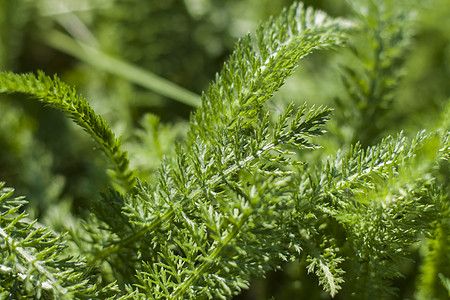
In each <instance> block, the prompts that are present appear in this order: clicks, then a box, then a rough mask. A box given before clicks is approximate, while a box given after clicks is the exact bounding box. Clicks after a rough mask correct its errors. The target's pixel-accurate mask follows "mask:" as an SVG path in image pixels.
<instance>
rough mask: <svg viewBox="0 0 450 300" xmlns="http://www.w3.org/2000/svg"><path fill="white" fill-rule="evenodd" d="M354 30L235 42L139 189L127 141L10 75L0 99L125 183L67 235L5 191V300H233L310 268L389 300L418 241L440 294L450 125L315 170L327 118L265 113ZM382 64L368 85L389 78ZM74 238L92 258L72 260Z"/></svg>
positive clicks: (51, 82) (53, 94) (314, 23)
mask: <svg viewBox="0 0 450 300" xmlns="http://www.w3.org/2000/svg"><path fill="white" fill-rule="evenodd" d="M380 9H381V8H380ZM386 12H388V11H386ZM377 20H378V19H377ZM377 22H378V21H377ZM351 28H352V24H351V23H349V22H346V21H344V20H339V19H332V18H330V17H328V16H327V15H325V14H324V13H322V12H320V11H314V10H313V9H310V8H305V7H304V6H303V5H301V4H294V5H293V6H292V7H290V8H289V9H286V10H285V11H283V13H282V14H281V16H279V17H277V18H272V19H270V20H269V21H268V22H266V23H264V24H263V25H262V26H261V27H260V28H259V29H258V30H257V32H256V33H255V34H253V35H250V34H249V35H247V36H246V37H244V38H243V39H241V40H239V41H238V43H237V45H236V49H235V51H234V53H233V54H232V55H231V57H230V59H229V60H228V62H227V63H226V64H225V66H224V68H223V70H222V72H221V73H220V74H218V75H217V76H216V80H215V81H214V82H213V83H212V84H211V86H210V87H209V89H208V90H207V91H206V92H205V93H204V94H203V96H202V107H201V108H199V109H197V110H196V111H195V112H194V113H193V114H192V117H191V120H190V129H189V131H188V134H187V139H186V142H185V143H184V144H181V145H178V146H177V148H176V150H175V153H174V154H173V155H170V153H168V155H167V156H166V157H164V158H163V159H162V163H161V166H160V168H159V170H158V174H157V175H155V176H152V175H151V174H149V172H147V173H145V172H143V173H141V174H145V175H141V178H136V179H135V176H136V175H135V174H136V173H137V172H136V173H134V172H133V171H130V170H129V168H128V159H127V157H126V153H125V152H123V151H122V150H121V147H120V140H119V139H116V138H115V136H114V134H113V133H112V132H111V130H110V129H109V127H108V126H107V124H106V123H105V122H104V121H103V120H102V119H101V118H100V117H99V116H98V115H96V114H95V113H94V112H93V110H92V109H91V108H90V107H89V105H88V104H87V102H86V100H85V99H84V98H82V97H81V96H78V95H77V94H76V92H75V90H74V89H71V88H69V87H67V86H66V85H64V84H63V83H62V82H60V81H59V80H58V79H57V78H56V77H55V78H53V79H52V78H50V77H48V76H45V75H43V74H42V73H39V74H38V75H37V76H34V75H31V74H28V75H17V74H13V73H0V92H2V93H16V92H20V93H25V94H26V95H28V96H31V97H33V98H35V99H38V100H40V101H41V102H43V103H45V104H47V105H50V106H52V107H54V108H57V109H59V110H61V111H63V112H65V113H66V114H68V115H69V116H70V117H71V118H72V119H74V120H75V122H77V123H78V124H79V125H80V126H81V127H82V128H84V129H85V130H86V131H88V133H89V134H91V135H92V136H93V137H94V138H95V140H96V141H97V142H98V143H99V144H100V145H101V147H102V149H103V151H104V152H105V153H106V154H107V156H108V157H109V158H110V159H111V161H112V163H113V165H114V169H115V171H116V174H117V177H118V178H119V179H120V180H121V183H122V187H123V189H122V190H121V191H120V192H118V191H115V190H113V189H111V191H110V192H107V193H104V194H103V200H102V201H101V202H99V203H93V204H92V210H91V215H90V217H87V218H86V219H85V220H84V221H85V223H84V227H83V228H76V229H71V230H69V233H68V234H67V235H65V236H59V235H58V234H56V233H52V232H51V231H50V230H49V229H46V228H44V227H42V226H38V225H37V222H31V221H28V219H27V217H26V215H25V214H21V213H20V209H21V206H22V205H23V204H24V202H23V200H21V199H12V200H11V199H10V197H11V191H10V190H5V189H2V193H0V205H1V207H0V208H1V215H0V222H1V224H0V225H1V226H0V247H1V248H0V250H1V253H2V256H1V257H2V261H1V262H0V271H1V273H0V276H2V277H1V278H2V279H3V280H4V282H5V285H4V286H3V285H2V290H1V292H3V294H1V295H2V296H4V297H10V298H14V297H19V296H22V295H23V296H31V297H35V298H52V297H53V298H70V297H72V298H74V297H78V298H83V297H85V298H95V297H99V298H100V297H103V298H104V297H107V296H110V295H112V293H115V292H116V291H117V292H116V295H115V296H116V297H117V298H118V297H120V296H121V295H122V294H126V296H124V298H133V299H213V298H214V299H229V298H231V297H232V296H233V295H236V294H239V293H240V292H241V291H242V290H243V289H246V288H248V287H249V285H250V280H251V279H252V278H254V277H261V276H264V275H265V274H266V273H267V272H268V271H270V270H277V269H280V268H281V266H282V265H283V263H285V262H288V261H301V262H306V266H305V267H306V270H307V271H308V273H314V274H315V275H316V276H317V278H318V282H319V284H320V285H321V287H322V288H323V289H324V290H325V291H326V292H328V293H329V294H330V295H331V296H335V295H337V294H338V293H342V296H343V297H344V298H351V297H355V296H356V297H358V299H386V298H387V297H389V296H390V295H392V294H393V293H394V292H395V290H394V289H392V288H390V284H391V283H392V281H393V279H395V278H397V277H398V276H400V275H401V274H400V272H399V269H400V266H401V264H402V263H403V262H404V261H406V260H407V259H408V251H409V249H411V246H412V245H414V244H415V243H416V242H417V241H419V239H420V238H421V237H423V236H425V237H427V238H428V239H429V241H430V242H429V245H430V246H429V248H430V253H431V254H430V261H426V262H425V267H424V271H423V276H422V281H421V282H422V294H424V295H427V293H426V292H427V290H429V289H434V287H431V288H429V287H430V286H434V285H436V284H437V282H438V281H436V277H433V276H431V275H430V274H431V273H430V272H433V271H435V270H439V272H440V273H439V275H438V278H439V280H440V281H439V282H442V283H443V286H445V284H447V285H448V278H449V277H448V276H447V274H446V272H447V271H446V270H445V269H444V268H439V267H438V266H436V265H435V263H436V261H439V262H445V261H446V259H447V258H446V256H444V255H443V253H445V249H447V248H448V245H447V244H446V243H447V240H445V239H444V241H441V239H440V236H442V235H445V234H446V232H448V231H446V230H447V229H448V226H447V225H448V222H446V220H447V217H448V185H447V184H448V180H446V179H443V178H441V177H440V174H442V172H441V170H440V168H446V167H447V168H448V158H449V156H450V153H449V150H450V137H449V136H450V133H449V131H448V128H440V130H438V131H436V132H429V133H428V132H425V131H423V132H419V133H418V134H417V135H416V137H414V138H408V137H407V136H405V135H403V134H399V135H398V136H397V137H396V138H394V137H387V138H385V139H383V140H381V141H380V142H379V143H378V144H376V145H374V146H372V147H370V148H367V149H366V148H364V147H363V146H361V144H359V143H356V144H355V145H354V146H353V147H352V148H351V150H350V151H349V152H348V153H346V152H339V153H338V154H337V155H336V156H334V157H329V158H327V159H326V160H325V162H324V163H323V164H314V167H311V166H309V165H307V164H306V163H307V162H304V161H301V160H300V159H299V157H301V156H300V155H298V154H299V152H302V151H309V150H317V149H318V148H319V147H318V146H317V145H315V144H314V143H313V141H312V138H316V137H319V136H321V135H322V134H323V133H324V129H323V125H324V124H325V123H326V122H327V121H328V119H329V118H330V114H331V109H329V108H327V107H323V106H320V107H315V106H312V107H308V106H307V105H306V104H303V105H301V106H296V105H294V104H291V105H289V106H287V108H286V109H285V110H284V112H283V113H281V114H279V115H275V114H274V113H272V112H270V111H269V110H268V109H267V106H266V102H267V101H268V100H269V99H270V98H271V97H272V96H273V95H274V93H275V92H276V91H277V90H278V89H279V88H280V87H281V86H282V85H283V83H284V82H285V80H286V79H287V77H288V76H289V75H291V74H292V73H293V71H294V70H295V68H296V66H297V63H298V61H299V60H300V59H302V58H303V57H305V56H306V55H308V54H309V53H311V52H312V51H313V50H315V49H324V48H330V47H334V46H336V45H340V44H342V43H343V42H344V41H345V40H346V38H347V32H348V31H349V30H351ZM377 32H378V31H377ZM378 33H380V32H378ZM379 58H381V56H379ZM388 62H389V60H388ZM379 67H380V68H381V69H377V71H376V72H375V71H374V72H373V73H370V74H371V76H372V75H373V77H375V75H376V73H377V72H381V73H383V74H384V73H386V72H387V71H386V70H384V69H383V65H382V64H381V65H380V66H379ZM380 70H381V71H380ZM383 70H384V71H383ZM349 72H350V71H349ZM350 73H351V72H350ZM369 77H370V76H369ZM370 78H372V77H370ZM372 79H373V78H372ZM371 82H375V83H376V80H374V81H371ZM386 87H387V86H385V85H384V83H383V84H382V85H381V92H380V94H383V95H384V96H383V97H385V96H386V95H390V90H386V89H385V88H386ZM378 91H379V88H378V87H376V88H375V89H373V90H371V92H370V95H372V94H378V93H379V92H378ZM366 96H367V95H366ZM372 96H373V95H372ZM372 96H370V97H372ZM370 97H369V98H370ZM386 97H387V96H386ZM363 98H364V97H363ZM364 99H365V98H364ZM371 99H372V98H371ZM383 99H388V100H389V99H391V98H389V97H388V98H383ZM366 100H367V99H366ZM389 101H390V100H389ZM369 102H370V101H369ZM149 122H150V123H152V124H150V125H151V126H150V128H146V130H147V131H149V130H150V131H151V130H156V129H154V128H156V125H155V124H156V123H157V120H155V119H153V120H152V119H150V120H149ZM443 124H445V121H444V122H443ZM441 127H442V126H441ZM155 136H156V135H155ZM151 143H154V144H155V143H157V139H156V138H155V139H152V140H151ZM156 150H157V149H156ZM156 150H155V151H156ZM160 158H161V153H160V154H159V155H158V159H160ZM444 174H445V173H444ZM121 192H123V193H121ZM66 238H67V240H69V241H70V243H68V244H70V245H71V246H72V247H71V249H70V250H71V252H72V253H77V254H79V255H80V257H86V258H85V259H84V258H80V259H78V260H79V262H75V261H74V260H73V259H70V258H68V257H67V256H65V255H64V252H63V248H64V243H63V239H66ZM4 254H5V255H4ZM90 268H94V269H95V270H99V276H98V278H97V277H95V276H94V274H93V273H90V270H91V269H90ZM115 280H117V282H118V283H117V286H116V284H115V283H110V282H114V281H115ZM2 284H3V282H2ZM30 287H32V288H30ZM119 289H120V291H119ZM341 290H342V291H341ZM439 295H440V294H439ZM433 296H434V295H433Z"/></svg>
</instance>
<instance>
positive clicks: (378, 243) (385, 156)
mask: <svg viewBox="0 0 450 300" xmlns="http://www.w3.org/2000/svg"><path fill="white" fill-rule="evenodd" d="M448 147H449V133H448V132H447V133H445V134H426V133H425V132H420V133H419V134H418V135H417V136H416V138H415V139H413V140H412V141H408V139H407V138H406V137H404V136H402V135H400V136H399V137H397V138H396V139H394V138H391V137H389V138H387V139H384V140H383V141H381V142H380V143H379V144H378V145H376V146H374V147H371V148H369V149H367V150H363V149H361V147H360V146H359V145H356V146H355V147H353V148H352V150H351V151H350V153H349V154H345V155H343V154H338V156H337V157H335V158H334V157H332V158H330V159H329V160H328V163H327V164H326V165H325V166H324V169H317V170H315V171H314V172H311V173H307V172H305V174H307V175H304V179H303V180H302V186H301V189H300V196H301V197H300V200H301V202H305V201H307V203H306V204H303V205H308V206H309V205H311V207H312V209H313V211H315V214H316V215H320V213H322V214H323V217H321V218H317V219H316V220H314V223H315V225H314V228H324V229H322V230H320V231H316V230H311V232H312V234H311V235H312V236H313V237H314V236H315V237H316V238H319V239H325V240H327V239H329V240H335V239H336V237H339V236H341V237H343V238H342V240H340V241H339V240H335V246H339V247H340V248H341V250H340V251H339V252H340V253H342V254H343V257H342V258H343V259H345V260H346V266H347V268H346V271H347V273H346V276H345V277H344V278H345V279H346V280H345V281H346V282H347V284H350V285H352V292H354V293H355V294H357V295H359V296H358V297H360V298H361V299H380V298H385V297H387V296H388V295H390V294H393V293H394V290H393V289H391V288H390V287H389V283H390V281H391V279H393V278H395V277H397V276H400V275H401V274H400V273H399V272H398V266H399V265H400V263H401V262H403V261H404V260H405V259H407V257H408V245H410V246H411V245H413V244H414V243H415V242H417V241H418V238H419V234H428V233H429V230H430V229H431V224H432V223H433V222H434V221H435V220H436V219H440V213H442V210H441V205H443V204H444V203H445V202H446V201H448V200H446V199H445V198H446V197H447V191H446V187H445V186H444V185H442V183H440V182H436V179H435V177H434V176H432V175H431V174H432V173H433V169H434V168H435V167H436V166H437V164H438V162H439V161H440V160H442V159H444V158H445V157H446V156H447V155H448V153H449V148H448ZM425 149H426V151H425ZM430 153H433V156H431V157H430V156H428V157H426V156H425V155H430ZM317 212H320V213H317ZM330 218H331V219H330ZM336 223H337V224H339V225H338V228H339V230H342V232H341V233H336V232H335V231H329V230H330V228H334V230H336ZM328 235H329V237H327V236H328ZM348 296H350V295H348Z"/></svg>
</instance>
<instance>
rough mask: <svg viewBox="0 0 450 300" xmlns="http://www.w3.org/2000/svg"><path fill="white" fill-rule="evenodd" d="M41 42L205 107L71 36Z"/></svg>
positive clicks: (155, 77)
mask: <svg viewBox="0 0 450 300" xmlns="http://www.w3.org/2000/svg"><path fill="white" fill-rule="evenodd" d="M41 41H44V42H45V43H46V44H47V45H48V46H50V47H52V48H54V49H57V50H59V51H61V52H63V53H65V54H69V55H71V56H73V57H76V58H78V59H79V60H81V61H83V62H85V63H88V64H90V65H92V66H94V67H96V68H98V69H100V70H103V71H106V72H108V73H111V74H113V75H116V76H119V77H122V78H124V79H126V80H128V81H130V82H132V83H135V84H137V85H140V86H142V87H144V88H147V89H149V90H151V91H153V92H155V93H158V94H160V95H163V96H166V97H168V98H171V99H174V100H176V101H178V102H181V103H184V104H187V105H190V106H193V107H198V106H200V104H201V101H200V96H199V95H197V94H195V93H193V92H191V91H189V90H186V89H184V88H182V87H180V86H178V85H176V84H174V83H173V82H171V81H169V80H167V79H164V78H162V77H160V76H158V75H156V74H154V73H152V72H150V71H148V70H145V69H142V68H139V67H137V66H134V65H132V64H130V63H128V62H126V61H123V60H120V59H118V58H114V57H112V56H109V55H107V54H105V53H104V52H102V51H100V50H98V49H96V48H94V47H91V46H88V45H87V44H84V43H82V42H80V41H76V40H74V39H73V38H71V37H70V36H68V35H66V34H63V33H61V32H58V31H56V30H51V31H50V32H47V34H45V35H43V36H41Z"/></svg>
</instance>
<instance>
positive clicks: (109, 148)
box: [0, 72, 135, 190]
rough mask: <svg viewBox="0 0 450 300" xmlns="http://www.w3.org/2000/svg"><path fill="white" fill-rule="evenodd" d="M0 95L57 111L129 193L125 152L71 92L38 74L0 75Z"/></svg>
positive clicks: (129, 175)
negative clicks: (95, 147)
mask: <svg viewBox="0 0 450 300" xmlns="http://www.w3.org/2000/svg"><path fill="white" fill-rule="evenodd" d="M0 93H24V94H26V95H27V96H29V97H32V98H34V99H37V100H39V101H41V102H42V103H44V104H46V105H49V106H51V107H53V108H56V109H59V110H61V111H62V112H64V113H66V114H67V115H68V116H69V117H70V118H72V119H73V120H74V121H75V122H76V123H77V124H78V125H80V126H81V127H82V128H83V129H84V130H86V132H88V133H89V134H90V135H91V136H92V137H93V138H94V139H95V141H96V142H98V144H99V145H100V146H101V149H102V150H103V151H104V152H105V154H106V155H107V156H108V158H109V159H110V161H111V162H112V165H113V169H114V171H115V175H116V177H117V179H118V180H119V183H120V184H121V186H122V188H124V189H125V190H131V189H132V187H133V183H134V180H135V179H134V175H133V172H132V171H131V170H129V168H128V165H129V162H128V158H127V154H126V152H124V151H122V150H121V145H120V139H116V137H115V135H114V133H113V132H112V131H111V129H110V128H109V126H108V124H107V123H106V122H105V121H104V120H103V119H102V118H101V117H100V116H99V115H97V114H96V113H95V112H94V111H93V109H92V108H91V107H90V106H89V104H88V102H87V101H86V99H85V98H83V97H82V96H80V95H78V94H77V93H76V91H75V89H74V88H71V87H69V86H67V85H66V84H65V83H63V82H61V81H60V80H59V79H58V78H57V77H56V76H55V77H54V78H53V79H52V78H51V77H49V76H46V75H45V74H43V73H42V72H38V74H37V76H35V75H33V74H23V75H19V74H14V73H8V72H2V73H0Z"/></svg>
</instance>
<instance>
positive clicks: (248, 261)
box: [95, 4, 348, 299]
mask: <svg viewBox="0 0 450 300" xmlns="http://www.w3.org/2000/svg"><path fill="white" fill-rule="evenodd" d="M347 29H348V24H347V23H345V22H343V21H339V20H332V19H330V18H328V17H327V16H325V15H324V14H323V13H321V12H315V11H313V10H311V9H305V8H304V7H303V6H302V5H298V4H297V5H294V6H293V7H292V8H290V9H289V10H286V11H285V12H284V13H283V14H282V16H281V17H279V18H277V19H272V20H270V21H269V22H268V23H266V24H264V25H263V26H262V27H261V28H260V29H259V30H258V31H257V33H256V35H255V37H254V38H251V36H250V35H249V36H247V37H246V38H244V39H242V40H240V41H239V42H238V44H237V46H236V50H235V52H234V54H233V55H232V56H231V58H230V60H229V61H228V62H227V63H226V65H225V67H224V70H223V71H222V73H221V74H220V75H218V76H217V79H216V81H215V83H213V84H212V85H211V87H210V89H209V90H208V91H207V92H206V93H205V94H204V95H203V106H202V108H201V109H199V110H197V112H196V113H195V114H194V115H193V117H192V119H191V130H190V132H189V138H188V143H187V146H188V147H186V149H185V150H184V149H181V148H180V149H179V150H178V155H177V159H176V162H175V164H170V163H169V162H167V163H165V164H164V165H163V166H162V168H161V170H160V180H159V181H160V182H159V184H158V185H157V186H156V187H150V186H146V185H142V186H139V189H140V193H139V195H138V196H137V197H129V199H127V200H126V201H125V202H126V207H125V212H126V214H127V215H128V216H129V218H130V221H131V222H132V223H133V224H135V226H136V227H135V228H134V229H133V231H132V232H131V233H130V235H129V236H126V237H122V238H121V239H120V241H118V242H116V243H114V244H113V245H111V246H109V247H107V248H105V250H103V251H101V252H100V253H98V254H97V256H96V258H95V259H104V258H105V259H107V258H108V257H110V256H111V255H112V254H114V253H116V252H120V251H121V250H122V248H124V247H126V246H129V245H130V244H132V243H138V245H147V246H148V247H149V248H150V249H152V250H147V253H143V252H142V253H140V259H142V260H143V261H145V262H146V263H145V264H144V265H143V268H144V269H143V271H142V272H138V282H139V283H138V287H139V291H140V293H142V295H144V294H145V295H153V297H155V298H158V299H160V298H168V299H178V298H186V297H188V298H195V297H205V296H208V297H212V296H214V297H221V298H228V297H230V296H231V295H233V294H235V293H237V292H239V291H240V290H241V289H242V288H245V287H247V286H248V283H249V279H250V276H252V275H262V274H264V272H265V271H267V270H269V269H273V268H277V266H278V262H279V261H282V260H287V259H290V258H293V257H294V255H295V253H297V250H295V249H299V248H300V246H297V247H295V245H294V244H292V243H291V244H292V246H291V248H292V251H289V250H288V249H287V246H288V245H289V244H290V242H291V240H292V238H289V237H288V235H289V233H288V232H287V231H285V230H284V228H283V222H281V220H283V218H284V212H285V211H286V209H287V207H289V205H291V204H290V201H291V200H292V199H293V196H292V195H293V193H295V177H294V176H293V174H294V173H295V168H292V167H289V165H290V164H291V163H294V165H295V163H296V162H295V161H294V160H292V158H290V156H289V154H292V153H290V151H289V149H294V148H295V149H299V150H300V149H314V148H315V146H314V145H312V144H310V143H309V142H308V141H307V138H308V137H310V136H317V135H320V134H322V130H321V125H323V124H324V122H325V121H326V120H327V119H328V117H329V114H330V110H329V109H327V108H323V107H319V108H311V109H307V107H306V106H302V107H300V108H299V109H298V111H297V112H296V111H295V110H296V109H295V107H294V106H293V105H291V106H289V107H288V108H287V110H286V111H285V113H284V114H283V115H281V116H280V117H279V118H278V121H272V119H273V117H272V116H271V115H270V113H268V112H265V109H264V106H263V104H264V102H265V101H267V100H268V99H269V98H270V97H271V96H272V95H273V93H274V92H275V91H276V90H277V89H278V88H279V87H280V86H281V85H282V84H283V82H284V80H285V79H286V77H287V76H289V75H290V74H291V73H292V72H293V70H294V68H295V66H296V64H297V61H298V60H299V59H300V58H302V57H303V56H305V55H307V54H308V53H310V52H311V51H312V50H313V49H316V48H324V47H329V46H333V45H336V44H339V43H340V42H341V41H343V32H344V30H347ZM280 222H281V223H280ZM278 223H280V224H278ZM269 232H270V234H269ZM127 244H128V245H127ZM268 245H270V246H268ZM262 247H264V248H262ZM266 247H267V248H266ZM268 251H269V252H268ZM111 265H115V264H111ZM336 290H337V285H336V286H334V288H333V290H332V292H333V293H335V292H336Z"/></svg>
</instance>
